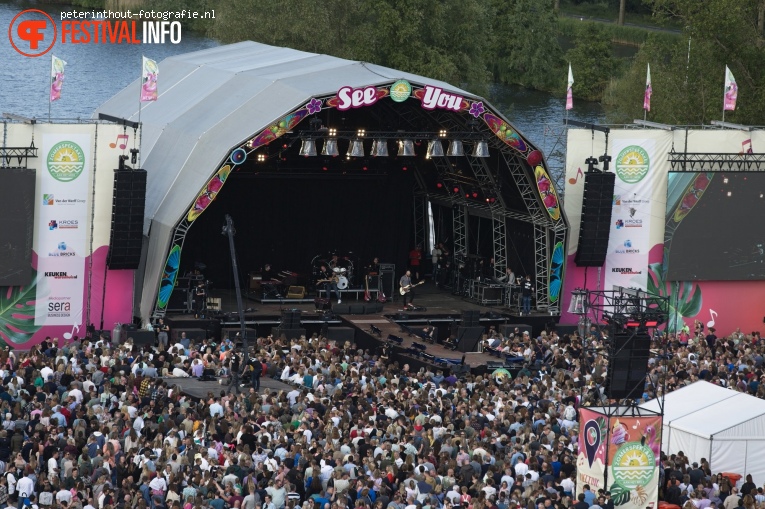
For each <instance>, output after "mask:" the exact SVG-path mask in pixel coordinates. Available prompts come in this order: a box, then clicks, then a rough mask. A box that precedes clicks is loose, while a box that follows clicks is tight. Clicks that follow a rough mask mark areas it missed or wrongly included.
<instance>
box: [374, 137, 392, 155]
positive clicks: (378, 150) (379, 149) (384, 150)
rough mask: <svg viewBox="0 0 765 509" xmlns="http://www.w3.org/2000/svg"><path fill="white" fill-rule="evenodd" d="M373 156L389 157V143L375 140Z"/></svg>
mask: <svg viewBox="0 0 765 509" xmlns="http://www.w3.org/2000/svg"><path fill="white" fill-rule="evenodd" d="M371 154H372V157H388V142H387V141H386V140H374V141H373V142H372V152H371Z"/></svg>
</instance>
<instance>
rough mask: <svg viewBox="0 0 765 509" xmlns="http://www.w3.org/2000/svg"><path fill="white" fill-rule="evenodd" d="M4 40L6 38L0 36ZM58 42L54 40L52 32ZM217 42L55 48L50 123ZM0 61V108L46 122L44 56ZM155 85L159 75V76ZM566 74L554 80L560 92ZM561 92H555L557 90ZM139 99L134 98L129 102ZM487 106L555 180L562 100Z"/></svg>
mask: <svg viewBox="0 0 765 509" xmlns="http://www.w3.org/2000/svg"><path fill="white" fill-rule="evenodd" d="M27 8H35V9H40V10H43V11H45V12H47V13H49V14H50V15H51V16H52V17H53V18H54V19H55V20H57V21H58V20H59V18H60V13H61V11H62V9H65V10H72V9H71V8H68V7H67V8H64V7H62V6H60V5H46V4H39V3H28V2H2V3H0V26H2V27H7V26H9V25H10V22H11V20H12V19H13V17H14V16H15V15H16V14H18V13H19V12H20V11H21V10H23V9H27ZM0 36H2V37H5V34H4V33H3V34H0ZM59 41H60V35H59ZM217 45H218V42H216V41H214V40H212V39H208V38H205V37H200V36H198V35H194V34H192V33H191V32H190V31H188V30H184V32H183V38H182V41H181V43H180V44H177V45H175V44H157V45H142V44H135V45H134V44H80V45H73V44H60V42H59V43H58V44H56V46H55V47H54V48H53V50H52V51H51V52H52V53H53V54H55V55H56V56H57V57H59V58H62V59H64V60H65V61H66V62H67V63H68V65H67V67H66V81H65V83H64V88H63V92H62V99H61V100H60V101H57V102H55V103H53V106H52V111H51V115H52V118H54V119H55V118H60V119H63V118H67V119H72V118H90V117H91V116H92V114H93V111H94V110H95V109H96V108H97V107H98V106H99V105H101V104H102V103H103V102H104V101H106V100H107V99H109V98H110V97H111V96H112V95H114V94H115V93H116V92H118V91H119V90H121V89H122V88H124V87H125V86H127V85H128V84H129V83H131V82H132V81H133V80H135V79H136V78H137V77H139V76H140V72H141V56H142V55H145V56H147V57H149V58H152V59H154V60H157V61H161V60H162V59H164V58H166V57H169V56H172V55H177V54H181V53H188V52H191V51H197V50H201V49H206V48H211V47H214V46H217ZM0 59H1V60H0V61H2V62H3V65H2V71H0V72H1V73H2V74H1V75H0V76H2V77H1V78H0V111H1V112H10V113H15V114H18V115H22V116H25V117H38V118H47V117H48V93H49V79H50V78H49V76H50V53H49V54H46V55H44V56H42V57H38V58H29V57H25V56H22V55H20V54H19V53H17V52H16V51H15V50H14V49H13V48H12V47H11V46H10V44H7V43H6V44H2V45H0ZM160 80H161V77H160ZM564 80H565V76H561V88H562V87H563V86H564V85H563V83H564ZM561 92H562V90H561ZM137 100H138V99H137V98H136V101H137ZM489 100H490V102H491V103H492V104H493V105H494V106H495V107H497V108H498V109H499V110H500V111H501V112H502V113H503V114H505V115H506V116H507V118H509V119H510V121H511V122H512V123H513V124H514V125H515V126H516V127H517V128H518V129H519V130H520V131H521V132H522V133H523V134H524V135H525V136H526V137H527V138H528V139H529V140H531V141H532V142H533V143H534V144H535V145H537V146H538V147H539V148H541V149H542V150H543V152H544V153H545V155H546V156H547V161H548V164H549V166H550V169H551V173H552V176H553V178H555V179H557V180H559V179H560V178H561V173H562V170H563V168H564V160H565V141H566V140H565V132H564V129H563V128H562V122H563V118H564V117H565V114H566V112H565V110H564V104H565V99H564V98H563V97H562V96H559V97H553V96H551V95H550V94H548V93H545V92H538V91H534V90H527V89H524V88H521V87H515V86H504V85H495V86H494V87H492V89H491V92H490V95H489ZM569 118H571V119H575V120H580V121H585V122H593V123H598V122H603V121H604V118H605V116H604V114H603V111H602V109H601V108H600V106H599V105H598V104H595V103H587V102H584V101H575V108H574V109H573V110H571V111H570V112H569Z"/></svg>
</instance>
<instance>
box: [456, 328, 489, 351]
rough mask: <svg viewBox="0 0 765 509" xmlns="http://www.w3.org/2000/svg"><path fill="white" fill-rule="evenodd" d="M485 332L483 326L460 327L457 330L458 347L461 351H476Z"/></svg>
mask: <svg viewBox="0 0 765 509" xmlns="http://www.w3.org/2000/svg"><path fill="white" fill-rule="evenodd" d="M483 332H484V330H483V327H460V328H459V329H458V330H457V349H458V350H459V351H460V352H475V346H476V345H477V344H478V341H479V340H480V339H481V337H482V336H483Z"/></svg>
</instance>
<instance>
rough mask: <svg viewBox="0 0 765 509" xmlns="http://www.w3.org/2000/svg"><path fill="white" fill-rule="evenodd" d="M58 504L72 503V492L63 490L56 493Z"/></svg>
mask: <svg viewBox="0 0 765 509" xmlns="http://www.w3.org/2000/svg"><path fill="white" fill-rule="evenodd" d="M56 502H58V503H59V504H60V503H61V502H66V503H67V504H70V503H71V502H72V492H71V491H69V490H67V489H64V488H61V490H59V491H58V492H57V493H56Z"/></svg>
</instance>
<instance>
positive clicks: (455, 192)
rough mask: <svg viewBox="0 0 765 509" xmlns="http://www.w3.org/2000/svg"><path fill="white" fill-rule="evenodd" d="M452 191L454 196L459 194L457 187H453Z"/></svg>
mask: <svg viewBox="0 0 765 509" xmlns="http://www.w3.org/2000/svg"><path fill="white" fill-rule="evenodd" d="M452 191H454V194H457V193H459V192H460V188H459V187H457V186H454V187H453V188H452Z"/></svg>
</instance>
